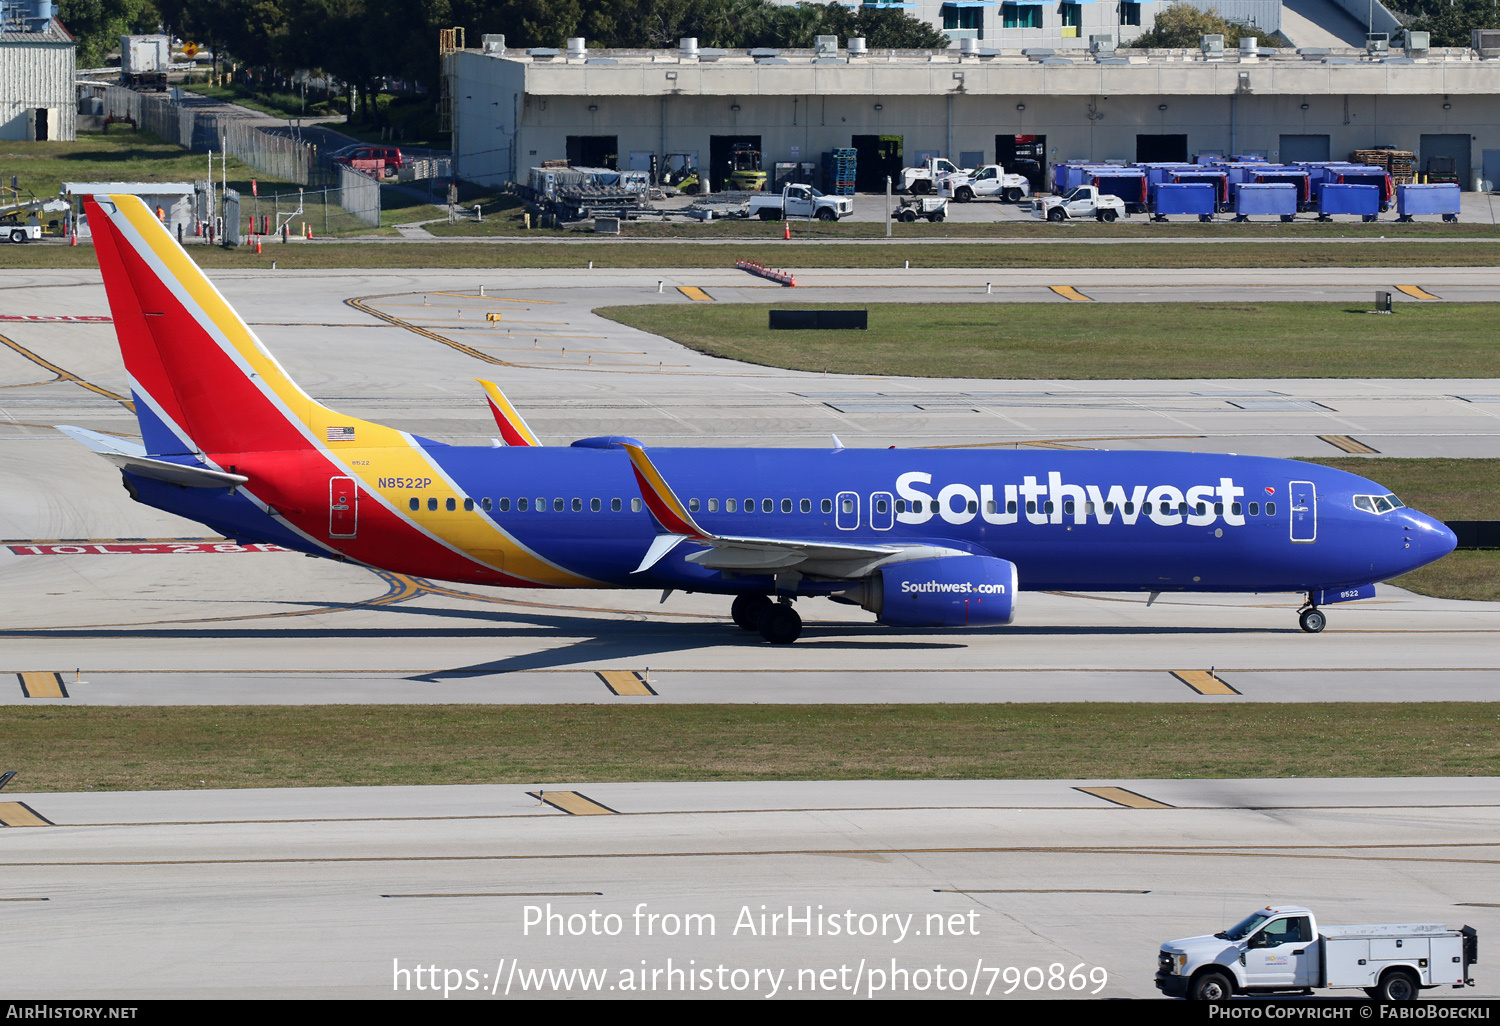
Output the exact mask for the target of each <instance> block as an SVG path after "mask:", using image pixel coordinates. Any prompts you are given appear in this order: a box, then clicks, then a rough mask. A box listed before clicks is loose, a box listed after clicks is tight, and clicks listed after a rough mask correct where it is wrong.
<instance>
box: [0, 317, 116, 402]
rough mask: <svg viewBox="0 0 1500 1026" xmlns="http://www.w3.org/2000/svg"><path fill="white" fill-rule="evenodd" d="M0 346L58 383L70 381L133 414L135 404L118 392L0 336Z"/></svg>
mask: <svg viewBox="0 0 1500 1026" xmlns="http://www.w3.org/2000/svg"><path fill="white" fill-rule="evenodd" d="M0 345H3V346H7V347H9V348H11V349H13V350H15V351H16V352H17V353H19V354H21V355H22V356H24V357H26V359H28V360H30V361H31V362H32V363H34V364H36V365H37V366H38V367H41V368H43V369H45V370H49V371H51V372H52V373H53V374H56V375H57V377H58V380H59V381H71V382H72V383H73V384H75V385H79V386H82V387H83V388H86V389H88V390H89V391H90V392H93V393H94V394H96V395H102V396H104V398H106V399H113V400H114V401H115V402H117V403H119V404H120V405H121V406H123V407H125V408H126V409H127V410H129V411H130V412H131V413H134V412H135V403H133V402H132V401H131V400H129V399H127V398H125V397H124V396H123V395H120V394H119V393H118V392H111V391H110V390H109V389H107V388H100V387H99V386H98V385H94V384H90V383H89V382H87V381H84V380H83V379H82V378H80V377H79V376H78V375H77V374H74V373H73V372H72V371H68V370H63V369H62V368H61V367H59V366H58V365H57V364H55V363H53V362H52V361H51V360H48V359H46V358H45V357H41V356H38V355H37V354H36V353H33V352H32V351H31V350H30V349H27V348H26V347H25V346H23V345H21V344H20V343H19V342H16V341H15V340H14V339H9V338H6V337H5V336H4V335H0Z"/></svg>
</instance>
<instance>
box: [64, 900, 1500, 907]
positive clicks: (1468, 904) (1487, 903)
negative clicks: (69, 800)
mask: <svg viewBox="0 0 1500 1026" xmlns="http://www.w3.org/2000/svg"><path fill="white" fill-rule="evenodd" d="M43 900H44V901H45V900H46V899H45V898H44V899H43ZM1453 904H1455V905H1458V906H1459V907H1461V908H1500V902H1493V901H1455V902H1454V903H1453Z"/></svg>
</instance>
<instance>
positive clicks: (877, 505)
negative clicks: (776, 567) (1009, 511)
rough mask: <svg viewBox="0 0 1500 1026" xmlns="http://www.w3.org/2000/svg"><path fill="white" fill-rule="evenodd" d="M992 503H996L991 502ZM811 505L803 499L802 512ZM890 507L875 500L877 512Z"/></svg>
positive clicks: (883, 502)
mask: <svg viewBox="0 0 1500 1026" xmlns="http://www.w3.org/2000/svg"><path fill="white" fill-rule="evenodd" d="M971 505H972V503H971ZM990 505H994V503H991V504H990ZM809 507H810V503H808V501H807V500H806V499H803V500H802V512H804V513H806V512H807V511H808V509H809ZM888 509H890V503H888V502H886V501H885V500H884V499H876V500H875V512H876V513H882V514H883V513H885V512H886V511H887V510H888Z"/></svg>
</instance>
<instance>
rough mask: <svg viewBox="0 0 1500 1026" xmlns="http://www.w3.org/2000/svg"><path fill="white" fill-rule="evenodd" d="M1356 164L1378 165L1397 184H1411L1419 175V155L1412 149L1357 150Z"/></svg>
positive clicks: (1355, 153)
mask: <svg viewBox="0 0 1500 1026" xmlns="http://www.w3.org/2000/svg"><path fill="white" fill-rule="evenodd" d="M1352 158H1353V162H1354V163H1355V164H1368V165H1369V166H1371V167H1378V168H1380V169H1381V170H1383V171H1385V172H1386V173H1388V174H1389V175H1390V176H1391V182H1392V183H1393V184H1395V185H1410V184H1411V183H1412V182H1414V181H1416V177H1417V155H1416V154H1415V153H1413V152H1412V151H1411V150H1386V149H1379V150H1355V151H1354V153H1353V154H1352Z"/></svg>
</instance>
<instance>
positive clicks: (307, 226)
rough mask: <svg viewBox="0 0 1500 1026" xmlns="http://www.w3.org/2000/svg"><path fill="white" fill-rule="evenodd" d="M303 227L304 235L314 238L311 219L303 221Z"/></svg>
mask: <svg viewBox="0 0 1500 1026" xmlns="http://www.w3.org/2000/svg"><path fill="white" fill-rule="evenodd" d="M302 228H303V232H302V237H303V238H305V239H310V238H312V223H311V222H309V221H303V222H302Z"/></svg>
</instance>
